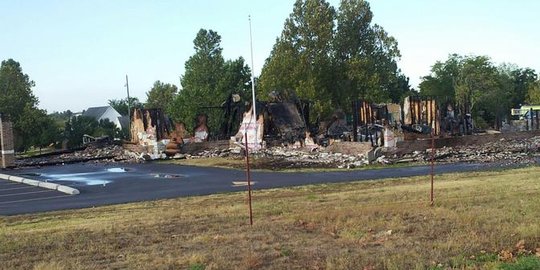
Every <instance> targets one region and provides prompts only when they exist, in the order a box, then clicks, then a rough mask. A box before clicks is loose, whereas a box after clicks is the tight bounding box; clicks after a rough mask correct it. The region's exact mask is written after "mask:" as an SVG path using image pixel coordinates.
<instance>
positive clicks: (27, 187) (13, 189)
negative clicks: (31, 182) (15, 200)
mask: <svg viewBox="0 0 540 270" xmlns="http://www.w3.org/2000/svg"><path fill="white" fill-rule="evenodd" d="M25 188H26V189H28V188H36V187H35V186H24V187H16V188H5V189H0V191H6V190H16V189H25Z"/></svg>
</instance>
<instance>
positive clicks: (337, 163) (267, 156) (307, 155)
mask: <svg viewBox="0 0 540 270" xmlns="http://www.w3.org/2000/svg"><path fill="white" fill-rule="evenodd" d="M243 155H244V154H243V152H242V151H241V150H240V149H239V148H229V149H214V150H205V151H201V152H199V153H197V154H195V155H182V156H181V157H180V156H178V157H176V158H188V159H200V158H210V157H223V158H227V157H231V158H239V157H243ZM254 157H255V158H257V159H263V160H268V161H274V162H273V163H279V164H280V165H283V166H285V167H288V168H308V167H316V168H322V167H324V168H347V169H352V168H358V167H362V166H364V165H367V164H368V159H367V157H366V156H365V155H363V154H357V155H348V154H342V153H331V152H323V151H322V150H320V149H306V148H297V149H294V148H288V147H272V148H266V149H261V150H259V151H258V152H256V153H254Z"/></svg>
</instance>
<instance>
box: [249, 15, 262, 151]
mask: <svg viewBox="0 0 540 270" xmlns="http://www.w3.org/2000/svg"><path fill="white" fill-rule="evenodd" d="M248 18H249V46H250V50H251V96H252V99H253V101H252V102H253V105H252V106H251V108H252V109H253V115H252V117H253V118H254V119H255V121H254V122H257V104H256V99H255V66H254V65H253V38H252V35H251V15H249V17H248ZM258 132H259V129H258V127H257V126H256V127H255V138H258ZM255 140H256V139H255ZM256 143H257V142H256Z"/></svg>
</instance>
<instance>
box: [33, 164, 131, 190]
mask: <svg viewBox="0 0 540 270" xmlns="http://www.w3.org/2000/svg"><path fill="white" fill-rule="evenodd" d="M127 171H128V170H127V169H126V168H108V169H105V170H101V171H96V172H84V173H66V174H47V173H44V174H40V175H39V176H40V178H44V179H45V180H46V181H47V182H53V183H58V182H71V183H76V184H83V185H87V186H96V185H103V186H105V185H107V184H109V183H111V182H112V180H111V179H107V178H108V176H110V174H111V173H112V174H117V173H125V172H127Z"/></svg>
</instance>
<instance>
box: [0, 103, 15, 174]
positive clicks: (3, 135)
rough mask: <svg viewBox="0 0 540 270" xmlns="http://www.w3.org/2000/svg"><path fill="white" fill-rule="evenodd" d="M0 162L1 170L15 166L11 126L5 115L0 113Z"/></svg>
mask: <svg viewBox="0 0 540 270" xmlns="http://www.w3.org/2000/svg"><path fill="white" fill-rule="evenodd" d="M0 151H1V152H0V154H1V155H0V162H1V167H2V168H9V167H13V166H15V151H14V146H13V126H12V124H11V121H10V120H9V118H8V117H7V115H5V114H2V113H0Z"/></svg>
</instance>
